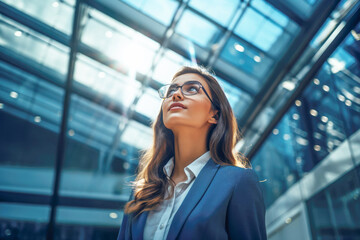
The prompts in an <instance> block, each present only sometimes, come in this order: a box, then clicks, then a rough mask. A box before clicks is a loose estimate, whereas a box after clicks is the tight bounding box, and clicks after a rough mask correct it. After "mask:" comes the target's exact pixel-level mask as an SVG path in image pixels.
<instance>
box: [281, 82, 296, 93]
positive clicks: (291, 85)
mask: <svg viewBox="0 0 360 240" xmlns="http://www.w3.org/2000/svg"><path fill="white" fill-rule="evenodd" d="M281 86H282V87H283V88H285V89H287V90H289V91H292V90H294V88H295V83H293V82H290V81H284V82H283V83H282V84H281Z"/></svg>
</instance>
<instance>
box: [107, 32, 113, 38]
mask: <svg viewBox="0 0 360 240" xmlns="http://www.w3.org/2000/svg"><path fill="white" fill-rule="evenodd" d="M105 36H106V37H107V38H112V36H113V33H112V31H106V33H105Z"/></svg>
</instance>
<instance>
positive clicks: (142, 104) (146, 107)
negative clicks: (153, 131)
mask: <svg viewBox="0 0 360 240" xmlns="http://www.w3.org/2000/svg"><path fill="white" fill-rule="evenodd" d="M161 102H162V100H161V99H160V98H159V94H158V92H157V91H155V90H154V89H150V88H149V89H147V90H146V91H145V93H144V94H143V95H142V96H141V97H140V99H139V102H138V103H137V105H136V108H135V110H136V111H137V112H138V113H141V114H143V115H145V116H147V117H149V118H150V119H152V120H155V119H156V117H157V115H158V113H159V111H160V107H161Z"/></svg>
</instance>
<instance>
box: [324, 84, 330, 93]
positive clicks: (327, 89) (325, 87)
mask: <svg viewBox="0 0 360 240" xmlns="http://www.w3.org/2000/svg"><path fill="white" fill-rule="evenodd" d="M322 89H323V90H324V91H325V92H328V91H330V88H329V86H328V85H324V86H323V87H322Z"/></svg>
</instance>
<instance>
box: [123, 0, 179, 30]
mask: <svg viewBox="0 0 360 240" xmlns="http://www.w3.org/2000/svg"><path fill="white" fill-rule="evenodd" d="M123 1H124V2H126V3H127V4H129V5H131V6H133V7H135V8H136V9H138V10H140V11H141V12H143V13H145V14H147V15H149V16H150V17H152V18H154V19H155V20H157V21H159V22H160V23H162V24H164V25H169V24H170V23H171V20H172V18H173V16H174V14H175V10H176V8H177V6H178V5H179V2H178V1H175V0H168V1H163V0H145V1H144V0H143V1H132V0H123ZM163 9H166V10H163Z"/></svg>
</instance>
